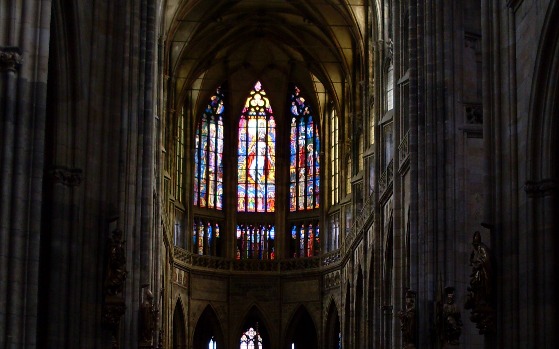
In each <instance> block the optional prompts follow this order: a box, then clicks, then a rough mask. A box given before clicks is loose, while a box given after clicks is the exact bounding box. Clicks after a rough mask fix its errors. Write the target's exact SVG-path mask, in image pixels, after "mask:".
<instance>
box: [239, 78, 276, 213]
mask: <svg viewBox="0 0 559 349" xmlns="http://www.w3.org/2000/svg"><path fill="white" fill-rule="evenodd" d="M238 144H239V146H238V186H237V198H238V202H237V210H238V211H239V212H274V211H275V199H276V183H275V178H276V176H275V170H276V122H275V120H274V115H273V112H272V107H271V106H270V101H269V99H268V97H267V96H266V92H265V91H264V89H262V85H261V84H260V82H257V83H256V84H255V85H254V89H253V90H252V91H251V92H250V96H249V97H248V98H247V100H246V103H245V107H244V109H243V112H242V114H241V118H240V120H239V143H238Z"/></svg>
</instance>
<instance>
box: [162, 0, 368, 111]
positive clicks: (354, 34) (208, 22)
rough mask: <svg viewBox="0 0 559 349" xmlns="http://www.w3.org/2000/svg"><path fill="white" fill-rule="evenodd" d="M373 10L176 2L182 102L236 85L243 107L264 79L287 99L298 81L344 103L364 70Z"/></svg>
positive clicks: (175, 63) (241, 1) (330, 4)
mask: <svg viewBox="0 0 559 349" xmlns="http://www.w3.org/2000/svg"><path fill="white" fill-rule="evenodd" d="M366 13H367V9H366V7H365V6H364V1H363V0H355V1H345V0H333V1H328V0H307V1H295V0H182V1H181V0H170V1H168V2H167V5H166V11H165V16H166V18H165V23H166V25H167V27H166V28H165V30H166V32H167V38H166V44H167V45H166V47H167V52H168V56H167V57H166V59H167V64H168V71H169V73H170V75H171V76H172V77H173V81H174V83H176V88H177V91H178V95H177V98H183V97H182V96H181V94H183V93H184V91H186V90H190V91H201V93H199V94H198V93H196V94H197V95H198V97H197V98H206V95H207V94H209V93H211V92H213V91H214V90H215V87H216V86H217V85H219V84H221V83H222V82H224V81H235V84H234V86H235V88H236V89H237V90H238V91H231V92H232V96H233V98H234V99H238V101H237V102H238V103H241V100H242V99H243V98H244V97H245V94H246V93H247V91H248V90H249V89H250V87H251V85H252V84H253V83H254V81H256V80H257V79H259V80H261V81H262V83H263V86H264V87H265V88H267V89H268V91H269V94H271V96H272V97H274V94H277V96H278V98H282V100H283V99H284V98H285V97H280V96H285V94H284V93H285V88H286V86H287V83H288V82H290V81H295V82H297V83H298V84H299V85H301V87H302V88H304V89H305V90H306V91H314V92H315V93H316V92H317V91H320V90H324V91H326V93H328V94H330V95H331V96H332V97H333V98H334V99H335V100H339V99H340V97H341V96H342V92H343V91H344V90H343V88H344V85H345V86H348V84H351V83H352V80H353V79H355V77H354V75H355V74H356V72H357V71H359V69H360V68H361V67H362V66H363V63H362V62H363V57H362V52H363V49H362V47H363V40H364V39H363V37H364V30H365V29H364V28H365V27H366V22H365V18H366ZM313 80H314V82H313ZM317 81H320V83H317ZM230 86H233V84H230ZM237 92H238V93H237ZM311 98H316V99H315V102H319V103H318V104H319V105H320V101H319V100H320V99H322V98H321V97H320V95H319V94H316V95H315V96H313V97H311Z"/></svg>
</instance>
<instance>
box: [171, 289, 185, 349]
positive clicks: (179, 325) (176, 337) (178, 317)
mask: <svg viewBox="0 0 559 349" xmlns="http://www.w3.org/2000/svg"><path fill="white" fill-rule="evenodd" d="M173 349H186V322H185V321H184V314H183V312H182V303H181V301H180V300H179V301H177V305H176V306H175V311H174V312H173Z"/></svg>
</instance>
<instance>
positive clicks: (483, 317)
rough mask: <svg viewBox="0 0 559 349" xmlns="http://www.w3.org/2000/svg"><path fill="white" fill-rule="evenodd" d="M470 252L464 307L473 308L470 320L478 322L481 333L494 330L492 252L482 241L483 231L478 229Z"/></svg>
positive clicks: (477, 325)
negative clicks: (470, 270)
mask: <svg viewBox="0 0 559 349" xmlns="http://www.w3.org/2000/svg"><path fill="white" fill-rule="evenodd" d="M472 246H473V250H472V252H471V254H470V265H471V266H472V273H471V274H470V286H469V287H468V294H467V299H466V304H465V305H464V308H466V309H471V314H470V320H472V322H474V323H475V324H476V327H477V328H478V329H479V333H480V334H486V333H489V332H492V330H493V327H494V323H493V309H492V308H491V305H490V299H491V254H490V250H489V247H487V245H485V244H484V243H483V242H482V241H481V233H480V232H479V231H476V232H475V233H474V237H473V241H472Z"/></svg>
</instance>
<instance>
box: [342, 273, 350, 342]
mask: <svg viewBox="0 0 559 349" xmlns="http://www.w3.org/2000/svg"><path fill="white" fill-rule="evenodd" d="M350 338H351V285H350V283H349V281H348V282H347V284H346V291H345V302H344V330H343V332H342V343H343V345H342V347H343V348H349V347H350V343H351V340H350Z"/></svg>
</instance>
